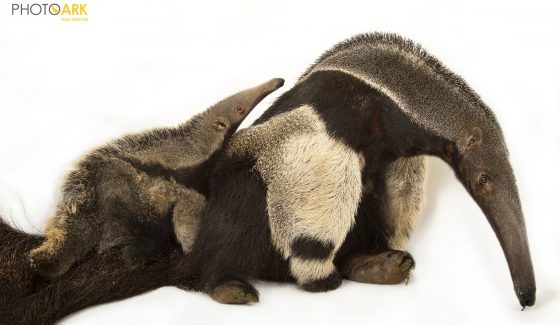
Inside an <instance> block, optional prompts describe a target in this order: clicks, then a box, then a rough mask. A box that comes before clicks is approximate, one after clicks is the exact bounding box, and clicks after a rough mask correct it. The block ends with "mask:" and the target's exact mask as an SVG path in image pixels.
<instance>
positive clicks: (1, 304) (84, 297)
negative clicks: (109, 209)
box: [0, 221, 198, 325]
mask: <svg viewBox="0 0 560 325" xmlns="http://www.w3.org/2000/svg"><path fill="white" fill-rule="evenodd" d="M41 240H42V238H41V237H40V236H37V235H31V234H26V233H24V232H21V231H19V230H16V229H14V228H12V227H10V226H9V225H8V224H6V223H5V222H3V221H0V242H1V247H0V290H1V291H0V292H1V294H2V295H1V296H0V324H2V325H4V324H10V325H11V324H53V323H54V322H55V321H57V320H59V319H61V318H63V317H65V316H67V315H69V314H71V313H73V312H76V311H78V310H81V309H84V308H86V307H89V306H92V305H96V304H102V303H107V302H111V301H116V300H120V299H124V298H128V297H132V296H135V295H138V294H141V293H144V292H147V291H150V290H154V289H157V288H159V287H162V286H169V285H174V286H179V287H181V288H183V289H187V290H198V279H197V277H196V276H194V275H193V273H194V272H193V267H192V263H190V261H189V259H190V258H189V257H188V256H184V255H183V254H181V252H180V250H175V251H173V252H170V256H169V259H166V261H160V262H154V263H153V264H150V265H149V266H144V267H138V268H134V269H132V268H129V267H127V266H126V263H124V261H123V260H122V257H121V254H120V249H118V248H114V249H108V250H106V251H104V252H103V253H99V254H97V255H93V256H90V257H88V258H87V259H86V260H84V261H83V262H81V263H80V264H78V265H76V266H75V267H73V268H72V269H70V270H69V271H68V272H67V273H66V274H64V275H63V276H61V277H60V278H58V279H56V280H52V281H51V282H47V281H44V280H41V279H37V278H36V277H34V275H33V272H32V270H31V269H30V266H29V262H28V261H27V253H28V252H29V250H30V249H32V248H34V247H35V246H37V245H39V244H40V242H41Z"/></svg>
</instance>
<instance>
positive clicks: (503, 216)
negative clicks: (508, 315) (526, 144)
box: [454, 132, 536, 308]
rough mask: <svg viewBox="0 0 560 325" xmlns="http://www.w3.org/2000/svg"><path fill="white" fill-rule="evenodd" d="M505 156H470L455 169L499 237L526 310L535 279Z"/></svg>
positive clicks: (489, 153)
mask: <svg viewBox="0 0 560 325" xmlns="http://www.w3.org/2000/svg"><path fill="white" fill-rule="evenodd" d="M475 133H476V132H475ZM471 142H472V140H471ZM482 149H484V148H482ZM472 150H477V149H476V148H475V149H472ZM465 152H467V151H465ZM505 152H506V151H505V150H494V151H491V150H479V151H478V152H474V153H475V154H471V153H469V152H467V154H466V155H464V156H463V157H461V159H460V161H461V162H460V163H459V164H458V165H457V166H455V167H454V168H456V169H455V170H456V173H457V175H458V177H459V179H460V180H461V182H462V183H463V184H464V185H465V187H466V188H467V190H468V191H469V193H470V194H471V196H472V197H473V199H474V200H475V201H476V202H477V204H478V205H479V207H480V208H481V209H482V211H483V212H484V214H485V215H486V218H487V219H488V222H489V223H490V225H491V226H492V229H493V230H494V233H495V234H496V237H498V240H499V242H500V245H501V246H502V250H503V251H504V254H505V257H506V260H507V263H508V267H509V271H510V274H511V278H512V280H513V286H514V290H515V294H516V295H517V298H518V300H519V303H520V304H521V306H523V308H525V307H526V306H532V305H534V304H535V292H536V285H535V275H534V273H533V264H532V262H531V253H530V251H529V243H528V240H527V231H526V229H525V220H524V218H523V211H522V209H521V201H520V199H519V194H518V191H517V185H516V181H515V176H514V174H513V170H512V168H511V165H510V164H509V161H508V159H507V155H506V154H504V153H505Z"/></svg>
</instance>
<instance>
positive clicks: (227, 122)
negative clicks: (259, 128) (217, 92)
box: [208, 78, 284, 137]
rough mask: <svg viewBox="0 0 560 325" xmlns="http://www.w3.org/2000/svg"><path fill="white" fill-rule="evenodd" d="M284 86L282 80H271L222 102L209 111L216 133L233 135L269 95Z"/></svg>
mask: <svg viewBox="0 0 560 325" xmlns="http://www.w3.org/2000/svg"><path fill="white" fill-rule="evenodd" d="M282 85H284V80H283V79H280V78H275V79H271V80H269V81H267V82H265V83H263V84H260V85H258V86H256V87H253V88H249V89H246V90H243V91H241V92H239V93H237V94H235V95H232V96H230V97H228V98H226V99H223V100H221V101H220V102H219V103H217V104H216V105H214V106H212V107H211V108H210V109H209V110H208V113H209V116H210V120H209V121H210V123H211V125H212V127H213V129H214V130H215V132H218V133H221V134H224V136H226V137H227V136H228V135H231V134H233V133H234V132H235V131H236V130H237V128H238V127H239V125H240V124H241V122H243V120H244V119H245V118H246V117H247V115H248V114H249V113H250V112H251V111H252V110H253V108H255V106H257V104H258V103H259V102H260V101H261V100H262V99H263V98H265V97H266V96H267V95H268V94H270V93H271V92H273V91H275V90H276V89H278V88H280V87H282Z"/></svg>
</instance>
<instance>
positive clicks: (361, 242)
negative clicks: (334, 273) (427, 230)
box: [338, 156, 426, 284]
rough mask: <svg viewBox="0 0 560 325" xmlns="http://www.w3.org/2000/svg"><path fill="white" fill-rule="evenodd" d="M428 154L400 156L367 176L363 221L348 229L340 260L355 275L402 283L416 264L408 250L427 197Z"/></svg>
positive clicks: (346, 272)
mask: <svg viewBox="0 0 560 325" xmlns="http://www.w3.org/2000/svg"><path fill="white" fill-rule="evenodd" d="M425 185H426V158H425V157H422V156H416V157H408V158H400V159H397V160H395V161H393V162H391V163H390V164H388V165H387V166H386V167H385V168H384V169H383V170H381V172H380V173H378V174H375V175H369V176H368V177H367V178H365V180H364V194H363V197H362V201H361V202H360V207H359V209H358V216H357V224H356V227H355V229H354V230H353V231H352V232H351V233H350V234H349V235H348V238H347V239H346V241H345V243H344V246H343V252H342V254H340V256H339V257H338V262H339V266H340V269H341V271H342V273H343V275H344V276H345V277H346V278H348V279H350V280H353V281H357V282H364V283H375V284H397V283H401V282H403V281H407V280H408V278H409V277H410V273H411V271H412V269H413V268H414V265H415V263H414V260H413V259H412V256H411V255H410V254H409V253H408V252H406V251H405V249H406V246H407V242H408V237H409V235H410V232H411V231H412V230H413V228H414V226H415V225H416V222H417V220H418V219H419V216H420V214H421V211H422V206H423V203H424V190H425Z"/></svg>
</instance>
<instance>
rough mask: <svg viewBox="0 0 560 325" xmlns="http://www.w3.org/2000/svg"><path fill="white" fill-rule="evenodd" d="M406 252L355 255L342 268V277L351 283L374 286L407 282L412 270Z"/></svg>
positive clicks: (409, 257) (412, 265)
mask: <svg viewBox="0 0 560 325" xmlns="http://www.w3.org/2000/svg"><path fill="white" fill-rule="evenodd" d="M414 265H415V263H414V259H412V256H411V255H410V254H409V253H408V252H403V251H397V250H389V251H385V252H381V253H378V254H374V255H372V254H357V255H354V256H352V257H350V258H349V259H348V261H346V263H345V265H344V267H343V274H344V276H345V277H346V278H347V279H349V280H352V281H356V282H363V283H374V284H398V283H401V282H403V281H408V279H409V277H410V272H411V271H412V269H414Z"/></svg>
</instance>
